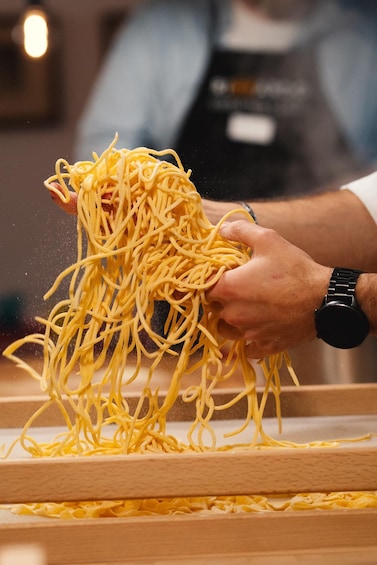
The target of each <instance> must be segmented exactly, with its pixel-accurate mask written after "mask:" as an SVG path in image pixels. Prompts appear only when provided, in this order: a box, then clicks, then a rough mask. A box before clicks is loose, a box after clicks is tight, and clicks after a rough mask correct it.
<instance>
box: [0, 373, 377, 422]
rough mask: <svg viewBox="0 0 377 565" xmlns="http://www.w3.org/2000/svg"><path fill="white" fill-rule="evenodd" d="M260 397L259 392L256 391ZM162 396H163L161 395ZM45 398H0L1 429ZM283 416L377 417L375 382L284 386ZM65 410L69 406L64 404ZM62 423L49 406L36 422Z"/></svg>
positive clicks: (179, 416)
mask: <svg viewBox="0 0 377 565" xmlns="http://www.w3.org/2000/svg"><path fill="white" fill-rule="evenodd" d="M238 393H239V390H238V389H237V390H224V391H221V392H219V393H217V394H215V395H214V399H215V403H216V404H221V403H225V402H227V401H229V400H231V399H232V398H233V397H234V396H235V395H236V394H238ZM258 394H259V398H260V397H261V395H262V391H258ZM161 397H163V393H162V394H161ZM138 398H139V395H138V394H136V393H135V394H133V395H130V396H128V397H127V400H128V401H129V404H130V409H131V410H132V409H133V406H135V405H136V403H137V401H138ZM45 401H46V397H44V396H35V397H5V398H0V428H22V427H23V426H24V424H25V422H26V421H27V420H28V419H29V418H30V417H31V416H32V415H33V414H34V413H35V412H36V410H37V409H38V408H40V407H41V406H42V405H43V404H44V402H45ZM280 402H281V410H282V416H283V417H298V416H340V415H371V414H377V383H376V384H374V383H373V384H352V385H308V386H302V387H294V386H287V387H284V388H283V389H282V391H281V395H280ZM66 406H67V409H68V411H69V407H68V405H67V403H66ZM194 409H195V406H194V404H192V403H190V404H188V403H185V402H183V401H182V398H181V397H179V398H178V400H177V402H176V404H175V406H174V407H173V408H172V410H171V411H170V412H169V413H168V419H169V420H170V421H189V420H193V419H194V416H195V414H194ZM245 414H246V402H245V401H240V402H239V403H238V404H237V405H236V406H234V407H232V408H230V409H227V410H226V411H218V412H216V414H215V418H218V419H225V420H227V419H242V418H243V417H244V416H245ZM264 416H265V417H274V416H276V407H275V399H274V397H273V395H271V394H270V395H269V397H268V401H267V404H266V409H265V413H264ZM62 423H63V420H62V417H61V415H60V414H59V412H58V410H57V409H56V408H53V407H50V408H49V409H48V411H46V412H45V413H44V414H42V415H41V416H40V417H39V418H38V420H37V421H36V425H38V426H59V425H62Z"/></svg>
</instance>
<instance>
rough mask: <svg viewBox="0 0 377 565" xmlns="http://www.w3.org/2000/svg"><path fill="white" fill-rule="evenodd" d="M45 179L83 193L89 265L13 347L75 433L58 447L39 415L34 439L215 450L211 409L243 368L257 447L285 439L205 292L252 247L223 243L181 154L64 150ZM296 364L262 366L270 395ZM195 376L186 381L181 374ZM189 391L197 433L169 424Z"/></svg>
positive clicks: (80, 219) (110, 448)
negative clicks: (266, 414) (266, 421)
mask: <svg viewBox="0 0 377 565" xmlns="http://www.w3.org/2000/svg"><path fill="white" fill-rule="evenodd" d="M172 161H175V163H173V162H172ZM45 185H46V187H47V188H48V189H49V190H50V191H52V192H55V193H58V196H59V198H61V199H63V200H65V201H68V200H69V199H70V197H71V196H70V195H71V194H72V191H73V193H74V194H75V195H76V196H75V197H76V199H77V261H76V262H75V263H74V264H72V265H71V266H69V267H67V268H66V269H65V270H64V271H63V272H62V273H61V274H60V275H59V276H58V277H57V279H56V281H55V283H54V285H53V287H52V288H51V289H50V290H49V291H48V292H47V294H46V296H45V298H49V297H51V296H52V295H53V294H54V292H55V291H56V290H57V288H58V287H59V286H60V285H61V283H62V281H63V280H66V279H67V278H68V279H69V290H68V295H67V297H66V298H65V299H63V300H61V301H58V302H57V303H56V304H55V306H54V307H53V308H52V309H51V312H50V314H49V316H48V317H47V318H46V319H42V318H38V321H39V322H40V323H41V324H43V326H44V328H45V330H44V332H43V333H40V334H32V335H29V336H27V337H25V338H23V339H21V340H18V341H17V342H15V343H13V344H12V345H11V346H9V347H8V348H7V350H6V351H5V355H6V356H8V357H9V358H11V359H14V360H15V361H16V362H17V363H18V364H19V365H21V366H23V367H24V368H25V369H26V370H27V371H29V372H30V373H31V375H32V376H33V377H34V378H36V379H38V380H39V382H40V386H41V389H42V391H44V392H45V393H47V395H48V400H47V401H46V405H45V407H46V409H47V408H48V407H49V406H50V404H51V403H54V404H56V405H57V406H58V407H59V409H60V410H61V413H62V418H63V421H64V422H65V424H66V426H67V431H66V433H65V434H63V435H60V436H59V439H58V440H55V441H53V442H52V443H51V445H48V444H43V445H37V444H36V443H35V442H34V441H32V440H30V441H29V439H28V433H29V429H30V426H31V424H32V423H35V421H36V419H37V416H38V415H36V417H35V418H32V420H31V421H29V422H28V423H27V424H26V426H25V429H24V431H23V434H22V442H23V446H24V447H25V449H27V450H28V451H30V453H32V455H34V456H44V455H66V454H69V455H72V454H83V455H85V454H91V453H112V454H115V453H122V454H126V453H135V452H137V453H140V452H145V451H167V452H169V451H184V450H187V449H190V450H207V449H215V448H216V437H215V434H214V432H213V430H212V428H211V419H212V418H213V416H214V414H215V413H216V412H217V411H219V410H226V409H227V408H228V407H229V403H228V404H226V405H221V404H216V403H215V402H214V399H213V393H214V391H216V390H217V388H218V387H219V386H220V385H222V384H223V383H224V382H225V381H229V380H230V379H232V378H233V377H234V375H235V374H236V373H237V372H238V374H241V375H242V380H243V382H242V385H241V386H240V393H239V395H238V396H236V397H235V398H234V401H233V402H232V404H234V403H236V402H238V401H240V400H241V399H245V398H246V399H247V406H248V409H247V417H246V419H245V423H244V425H243V426H242V429H244V428H245V427H247V426H249V424H250V423H253V424H254V425H253V426H251V428H250V445H255V444H256V443H257V442H258V441H262V442H267V443H269V442H272V444H273V443H274V441H273V440H272V439H271V438H269V437H268V436H266V435H264V434H263V428H262V415H263V405H264V401H263V400H262V402H260V403H258V400H257V394H256V387H255V385H256V374H255V369H254V367H253V365H251V364H250V363H249V361H248V359H247V357H246V354H245V342H244V341H242V340H240V341H235V342H232V343H226V342H225V340H224V339H223V338H221V337H220V335H219V334H218V332H217V322H218V318H217V315H216V313H215V312H213V311H211V309H210V306H209V304H208V303H207V301H206V290H207V289H208V288H209V287H210V286H211V285H213V284H214V283H215V282H216V281H217V280H218V279H219V277H221V275H222V274H223V273H224V271H225V270H227V269H232V268H235V267H237V266H239V265H242V264H243V263H245V262H246V261H248V260H249V259H250V250H249V249H248V248H246V247H244V246H242V245H239V244H237V245H236V244H233V243H232V242H229V241H227V240H224V239H223V238H222V237H221V236H220V234H219V228H220V225H221V223H220V224H219V225H218V226H213V225H211V223H210V222H209V221H208V219H207V218H206V216H205V214H204V211H203V207H202V203H201V197H200V195H199V193H198V192H197V190H196V188H195V186H194V184H193V183H192V182H191V180H190V171H185V170H184V168H183V166H182V163H181V161H180V159H179V157H178V155H177V154H176V153H175V152H174V151H171V150H167V151H161V152H157V151H152V150H150V149H147V148H137V149H134V150H127V149H120V150H119V149H116V147H115V142H113V143H112V144H111V145H110V146H109V147H108V148H107V149H106V150H105V151H104V152H103V154H102V155H100V156H98V155H96V154H93V160H92V161H80V162H77V163H75V164H69V163H68V162H67V161H66V160H64V159H59V160H58V161H57V163H56V170H55V174H54V175H52V176H51V177H50V178H48V179H47V180H46V182H45ZM245 218H248V215H247V214H245ZM224 219H226V218H224ZM250 221H251V219H250ZM159 304H165V305H166V315H165V319H164V322H163V326H162V327H157V328H156V310H157V309H158V305H159ZM30 343H33V344H34V345H36V346H38V347H39V348H40V349H41V350H42V354H43V359H44V364H43V368H42V371H39V372H38V371H36V370H35V369H33V367H31V366H30V365H28V364H26V362H25V361H23V360H22V356H20V355H19V354H17V355H16V351H17V350H22V347H23V346H25V345H26V344H30ZM167 358H169V367H170V368H171V378H170V380H169V383H168V386H167V390H166V394H165V396H164V397H163V399H162V400H161V396H160V395H159V384H158V379H156V377H155V374H156V371H157V369H158V367H159V366H160V365H161V363H163V362H164V361H165V360H166V359H167ZM145 360H147V366H148V371H147V377H146V378H144V381H143V385H142V387H141V392H140V399H139V402H138V403H137V406H136V408H134V409H133V410H132V411H131V409H130V407H129V404H128V402H127V391H128V388H129V386H130V385H131V384H133V383H135V382H136V381H137V379H139V378H140V372H141V368H142V367H143V366H145ZM284 360H285V361H288V363H289V360H288V357H287V355H286V354H285V353H282V354H280V355H275V356H272V357H271V358H269V359H266V360H263V361H262V362H261V366H262V368H263V371H264V376H265V392H266V394H267V393H268V392H269V391H273V393H274V394H275V395H276V398H277V402H278V395H279V390H280V381H279V367H280V365H281V363H282V361H284ZM194 373H195V375H196V378H195V379H194V378H193V382H192V384H191V383H190V384H189V386H187V387H186V388H185V389H184V390H182V382H183V381H182V379H183V377H184V376H185V378H189V377H187V376H189V375H190V374H194ZM238 384H239V383H238ZM180 393H182V395H183V399H184V401H185V402H188V403H193V404H194V405H195V411H196V417H195V419H194V421H193V422H191V425H190V428H189V430H188V434H187V441H182V440H178V439H176V438H174V437H172V436H171V435H168V434H167V433H166V417H167V414H168V413H169V410H171V408H172V406H174V403H175V402H176V399H177V397H178V395H179V394H180ZM63 399H68V401H69V406H70V409H71V410H73V416H72V415H71V414H69V413H68V411H67V409H66V408H65V404H64V402H63Z"/></svg>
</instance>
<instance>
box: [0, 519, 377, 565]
mask: <svg viewBox="0 0 377 565" xmlns="http://www.w3.org/2000/svg"><path fill="white" fill-rule="evenodd" d="M376 532H377V513H375V512H373V511H370V510H357V511H356V510H355V511H352V510H351V511H338V512H328V511H321V512H312V511H308V512H305V513H284V514H283V513H276V514H273V513H271V514H233V515H225V516H223V515H222V516H219V515H213V516H208V517H207V516H206V517H204V516H175V517H145V518H129V519H124V518H114V519H113V518H105V519H102V520H100V519H99V520H98V519H97V520H76V521H65V522H62V521H60V522H59V521H56V520H40V521H39V520H34V521H33V520H27V521H22V522H19V523H9V524H7V525H0V546H1V545H2V544H7V543H17V544H19V543H40V544H41V546H42V547H43V548H45V549H46V551H47V555H48V563H49V565H72V564H73V563H74V564H75V565H77V564H88V563H90V564H95V563H104V564H105V563H107V564H110V563H111V565H114V564H115V563H127V564H128V565H129V564H130V563H134V560H135V561H136V560H137V562H138V561H139V560H142V563H143V565H145V564H146V563H148V565H149V560H151V561H150V563H151V564H152V563H156V564H157V563H159V564H161V563H165V559H166V560H172V563H174V564H175V565H176V564H177V563H178V562H179V561H178V560H179V559H180V558H184V557H186V558H187V559H188V563H189V564H190V565H191V564H192V563H193V562H195V561H194V559H195V558H199V557H202V558H204V559H203V560H202V561H200V562H201V563H207V562H208V561H207V559H208V558H209V557H211V556H217V557H218V561H217V563H226V564H227V565H229V564H231V563H232V562H233V561H232V560H231V558H230V557H229V558H227V556H232V557H233V558H235V557H237V556H238V558H239V559H240V558H243V560H242V564H243V565H244V564H246V563H250V564H251V563H253V564H254V563H255V561H254V560H250V561H248V560H247V558H246V557H245V555H246V556H259V557H261V556H264V555H268V556H272V557H273V556H274V555H279V553H283V552H285V553H287V552H289V553H290V554H291V555H296V556H297V555H301V557H300V558H299V559H298V558H297V557H296V559H294V560H293V559H292V560H290V561H288V563H292V562H294V563H296V561H298V562H299V563H305V560H304V559H303V557H302V555H305V554H308V553H312V554H313V553H316V552H318V551H320V550H321V551H322V552H324V551H326V550H329V551H331V553H329V554H328V555H330V556H332V557H331V561H330V560H328V561H323V560H321V561H313V560H311V561H310V564H311V565H313V563H314V564H318V563H324V565H328V564H329V563H334V561H333V554H336V551H337V550H341V551H342V554H343V555H345V554H346V553H347V551H349V552H352V553H353V554H356V555H358V552H357V549H359V551H360V553H361V552H363V550H366V549H367V550H368V556H369V558H370V556H371V555H372V554H377V540H376ZM146 560H148V561H146ZM192 560H193V561H192ZM215 562H216V561H215ZM236 562H237V563H239V561H238V560H237V561H236ZM262 562H263V563H268V564H269V565H270V563H274V561H270V560H268V561H262ZM278 562H279V563H280V564H281V563H282V561H278ZM211 563H212V561H211ZM342 563H343V564H344V563H346V561H345V560H343V562H342ZM355 563H357V564H358V565H360V564H361V563H364V561H361V560H355V561H353V564H355ZM368 563H369V564H370V563H372V561H368Z"/></svg>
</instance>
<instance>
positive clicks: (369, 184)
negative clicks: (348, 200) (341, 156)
mask: <svg viewBox="0 0 377 565" xmlns="http://www.w3.org/2000/svg"><path fill="white" fill-rule="evenodd" d="M341 188H342V189H348V190H351V191H352V192H353V193H354V194H356V196H357V197H358V198H360V200H361V202H362V203H363V204H364V206H365V207H366V208H367V210H368V212H369V214H370V215H371V216H372V218H373V219H374V221H375V222H376V223H377V172H375V173H372V174H371V175H368V176H366V177H363V178H361V179H358V180H355V181H352V182H350V183H348V184H345V185H344V186H342V187H341Z"/></svg>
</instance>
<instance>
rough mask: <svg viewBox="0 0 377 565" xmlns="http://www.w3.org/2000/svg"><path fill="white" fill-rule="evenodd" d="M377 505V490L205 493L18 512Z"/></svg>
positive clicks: (19, 508) (123, 513) (68, 515)
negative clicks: (288, 494) (297, 492)
mask: <svg viewBox="0 0 377 565" xmlns="http://www.w3.org/2000/svg"><path fill="white" fill-rule="evenodd" d="M344 508H354V509H360V508H377V491H347V492H330V493H319V492H312V493H301V494H296V495H293V496H286V495H271V496H264V495H250V496H247V495H240V496H203V497H200V498H168V499H167V498H166V499H165V498H160V499H156V498H149V499H140V500H100V501H89V502H65V503H55V502H52V503H44V504H19V505H16V506H14V507H13V508H12V511H13V512H14V513H16V514H22V515H27V514H31V515H34V516H48V517H52V518H62V519H65V520H71V519H80V518H125V517H133V516H166V515H178V514H210V513H212V514H214V513H216V514H219V513H227V514H235V513H239V512H254V513H255V512H289V511H306V510H339V509H344Z"/></svg>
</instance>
